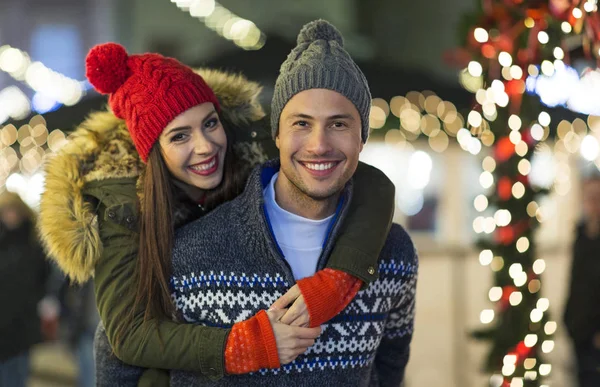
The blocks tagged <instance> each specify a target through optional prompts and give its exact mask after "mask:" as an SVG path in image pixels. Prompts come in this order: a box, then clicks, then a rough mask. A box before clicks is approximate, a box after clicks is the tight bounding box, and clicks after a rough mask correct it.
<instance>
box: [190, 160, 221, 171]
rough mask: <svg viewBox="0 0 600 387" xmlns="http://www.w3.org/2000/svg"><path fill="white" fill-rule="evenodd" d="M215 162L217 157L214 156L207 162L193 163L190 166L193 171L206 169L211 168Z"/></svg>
mask: <svg viewBox="0 0 600 387" xmlns="http://www.w3.org/2000/svg"><path fill="white" fill-rule="evenodd" d="M216 162H217V158H216V157H215V158H213V160H212V161H211V162H210V163H208V164H201V165H193V166H191V167H190V168H191V169H193V170H195V171H206V170H208V169H211V168H212V167H214V166H215V163H216Z"/></svg>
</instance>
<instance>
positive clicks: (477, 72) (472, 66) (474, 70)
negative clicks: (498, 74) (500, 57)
mask: <svg viewBox="0 0 600 387" xmlns="http://www.w3.org/2000/svg"><path fill="white" fill-rule="evenodd" d="M467 71H468V72H469V74H471V75H472V76H474V77H479V76H481V74H482V73H483V67H481V63H479V62H476V61H471V62H469V65H468V66H467Z"/></svg>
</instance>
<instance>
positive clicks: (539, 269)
mask: <svg viewBox="0 0 600 387" xmlns="http://www.w3.org/2000/svg"><path fill="white" fill-rule="evenodd" d="M532 203H533V202H532ZM544 270H546V261H544V260H543V259H536V260H535V262H533V272H534V273H535V274H537V275H540V274H542V273H543V272H544Z"/></svg>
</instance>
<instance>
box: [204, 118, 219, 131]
mask: <svg viewBox="0 0 600 387" xmlns="http://www.w3.org/2000/svg"><path fill="white" fill-rule="evenodd" d="M218 123H219V119H218V118H211V119H210V120H208V121H206V122H205V123H204V127H205V128H207V129H211V128H216V127H217V125H218Z"/></svg>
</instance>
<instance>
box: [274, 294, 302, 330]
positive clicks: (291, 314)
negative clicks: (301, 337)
mask: <svg viewBox="0 0 600 387" xmlns="http://www.w3.org/2000/svg"><path fill="white" fill-rule="evenodd" d="M292 303H293V304H292ZM290 304H292V306H291V307H290V308H289V309H288V311H287V312H286V313H285V314H284V315H283V317H281V319H280V322H281V323H283V324H287V325H292V326H298V327H308V326H309V323H310V314H309V313H308V308H307V307H306V302H304V296H302V293H301V292H300V288H299V287H298V285H294V286H292V288H291V289H290V290H288V291H287V293H285V294H284V295H283V296H281V297H279V299H278V300H277V301H275V302H274V303H273V305H271V307H270V308H269V310H281V309H285V308H287V307H288V306H289V305H290Z"/></svg>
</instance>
